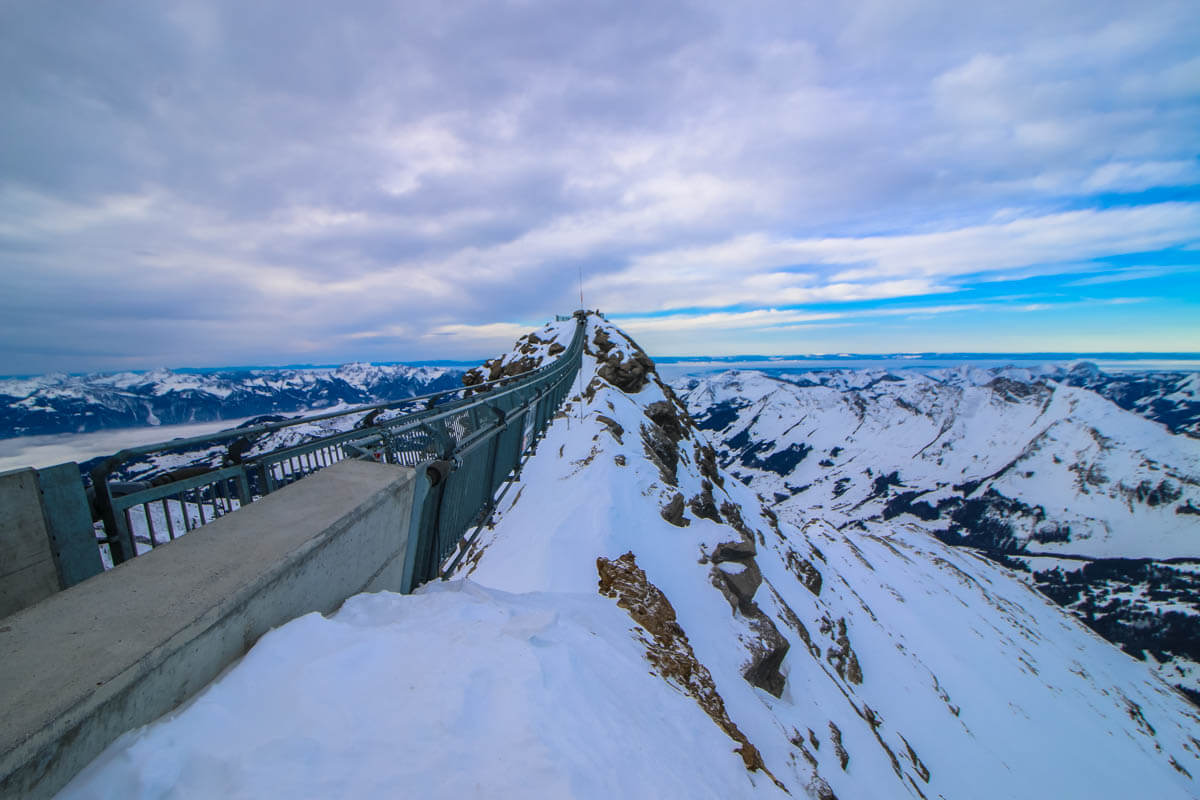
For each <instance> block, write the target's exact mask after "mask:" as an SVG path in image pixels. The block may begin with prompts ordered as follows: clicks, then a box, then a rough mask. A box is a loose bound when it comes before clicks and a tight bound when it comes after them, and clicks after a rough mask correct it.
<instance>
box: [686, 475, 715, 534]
mask: <svg viewBox="0 0 1200 800" xmlns="http://www.w3.org/2000/svg"><path fill="white" fill-rule="evenodd" d="M712 490H713V485H712V483H711V482H710V481H708V480H707V479H706V480H704V482H703V483H701V491H700V494H698V495H696V496H695V497H693V498H692V499H691V500H689V501H688V508H690V509H691V510H692V513H693V514H695V515H696V516H697V517H699V518H701V519H711V520H712V521H713V522H718V523H719V522H720V521H721V514H720V512H719V511H717V503H716V501H715V500H714V499H713V493H712Z"/></svg>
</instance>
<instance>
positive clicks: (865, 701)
mask: <svg viewBox="0 0 1200 800" xmlns="http://www.w3.org/2000/svg"><path fill="white" fill-rule="evenodd" d="M588 326H589V327H588V332H587V335H588V352H587V354H586V355H585V357H584V367H583V370H582V372H581V379H580V381H579V382H578V384H577V385H576V387H575V390H574V396H573V398H572V399H571V400H570V401H569V402H568V403H567V404H566V405H565V406H564V408H563V409H562V411H561V413H560V414H559V416H558V418H557V419H556V420H555V423H554V424H553V425H552V426H551V428H550V429H549V431H548V432H547V435H546V436H545V438H544V439H543V440H542V441H541V442H540V443H539V444H538V446H537V452H536V454H535V455H533V456H532V457H531V458H530V459H529V461H528V462H527V463H526V465H525V466H524V468H523V470H522V472H521V475H520V478H519V481H518V482H517V484H516V485H515V486H514V487H512V489H511V490H510V491H509V493H508V494H507V495H506V497H505V501H504V503H503V505H502V507H501V508H500V509H499V510H498V512H497V515H496V517H495V520H494V524H493V525H492V526H491V527H490V528H487V529H485V531H484V532H483V534H482V535H481V536H480V538H479V539H478V540H477V541H476V542H475V543H474V544H473V545H471V546H470V548H469V549H468V550H467V552H466V553H465V556H464V559H463V562H462V565H461V567H460V571H459V574H458V575H457V576H455V578H456V580H452V581H450V582H447V583H439V584H435V585H430V586H427V587H425V588H423V589H422V590H420V591H419V592H418V593H417V594H416V595H415V596H412V597H399V596H395V595H387V594H383V595H376V596H360V597H357V598H352V599H351V600H350V601H348V602H347V604H346V605H345V606H344V607H343V609H342V610H341V611H340V612H338V613H337V614H336V615H334V616H333V617H332V618H330V619H323V618H321V617H319V616H316V615H310V616H307V617H304V618H301V619H300V620H297V621H294V622H293V623H290V624H289V625H286V626H284V627H282V628H281V629H279V630H277V631H275V632H273V633H271V634H269V635H268V636H267V637H264V638H263V640H262V641H260V643H259V644H258V645H256V646H255V648H253V650H252V651H251V652H250V653H249V655H248V656H247V657H246V658H245V659H244V660H243V662H242V663H241V664H239V665H238V666H236V667H234V668H233V669H231V670H230V671H229V672H228V673H227V674H226V676H225V677H224V678H222V679H221V680H219V681H218V682H216V683H215V684H214V685H213V686H212V687H210V689H208V690H207V691H206V692H205V693H204V694H202V695H201V696H200V697H198V698H196V699H195V700H194V701H193V702H192V703H191V704H190V705H189V706H188V707H187V708H185V709H183V710H182V711H180V712H178V713H177V714H176V715H174V716H173V718H170V719H168V720H165V721H163V722H161V723H158V724H156V725H155V726H151V727H149V728H147V729H145V730H143V731H142V732H138V733H134V734H130V735H127V736H126V737H124V738H123V739H122V740H121V741H119V742H118V743H117V744H115V745H114V747H113V748H110V750H109V751H107V752H106V754H105V755H104V756H102V758H101V759H100V761H98V762H97V764H95V765H94V766H93V767H92V768H91V769H90V770H89V772H88V774H86V775H84V776H80V779H79V780H78V781H77V782H76V783H75V784H73V785H72V787H70V789H69V792H68V796H72V795H71V793H74V796H90V795H92V794H95V793H99V794H101V795H103V793H104V792H106V791H107V792H108V793H109V795H110V796H135V795H137V794H138V793H139V790H141V794H143V795H146V794H154V790H156V789H165V790H167V791H174V792H177V793H182V794H186V793H187V791H188V790H189V789H191V790H192V791H193V793H195V792H196V791H198V789H197V787H219V788H220V790H221V791H222V792H223V793H227V794H239V793H240V794H254V793H255V789H256V788H260V787H264V786H267V787H273V786H275V785H281V786H284V787H286V788H287V790H288V791H289V792H290V793H295V794H299V795H308V796H318V795H322V794H327V793H329V792H330V791H333V792H335V793H345V792H343V791H342V790H343V789H344V788H345V787H349V789H350V793H354V794H358V793H363V792H373V793H380V794H392V793H395V791H397V787H398V786H402V787H403V790H404V791H412V792H414V793H416V794H420V795H422V796H435V797H461V796H463V795H464V794H467V795H470V794H484V795H488V796H501V797H503V796H530V795H532V796H557V797H589V798H590V797H596V798H600V797H604V798H611V797H613V796H631V797H661V796H675V797H749V796H760V795H762V796H776V797H778V796H783V795H784V792H785V791H786V792H787V793H788V794H790V795H791V796H794V797H799V796H811V797H819V798H829V797H842V798H851V797H916V798H922V797H923V798H933V797H939V796H940V797H948V798H953V797H986V798H1001V797H1014V798H1016V797H1021V798H1026V797H1031V796H1054V795H1066V796H1105V797H1128V796H1153V797H1163V798H1175V797H1179V798H1182V797H1190V796H1194V795H1195V790H1196V783H1195V781H1194V780H1193V778H1192V776H1193V775H1196V776H1200V741H1197V740H1196V739H1194V738H1192V737H1193V736H1195V735H1196V731H1197V723H1200V717H1197V715H1196V713H1195V711H1194V709H1192V708H1191V707H1190V706H1189V705H1188V704H1187V703H1186V701H1184V700H1183V699H1182V698H1181V697H1180V696H1179V695H1178V694H1177V693H1175V692H1174V691H1173V690H1171V689H1170V688H1168V687H1167V686H1166V685H1164V684H1163V683H1162V682H1161V681H1160V680H1158V679H1157V678H1156V677H1155V676H1153V675H1152V674H1151V673H1150V672H1149V671H1148V670H1147V669H1146V668H1145V666H1144V665H1143V664H1140V663H1138V662H1136V661H1134V660H1133V659H1131V658H1129V657H1128V656H1126V655H1125V654H1123V653H1121V652H1120V651H1118V650H1117V649H1115V648H1113V647H1112V646H1111V645H1109V644H1108V643H1107V642H1105V641H1103V640H1102V639H1100V638H1099V637H1097V636H1095V635H1094V634H1092V633H1091V632H1090V631H1088V630H1087V629H1086V628H1084V627H1083V626H1082V625H1080V624H1079V623H1077V622H1076V621H1075V620H1073V619H1072V618H1071V617H1070V616H1068V615H1067V614H1065V613H1063V612H1062V611H1061V610H1060V609H1059V608H1058V607H1056V606H1055V605H1054V604H1052V603H1051V602H1050V601H1048V600H1047V599H1046V598H1044V597H1042V596H1041V595H1040V594H1038V593H1036V592H1035V591H1033V590H1032V589H1030V588H1029V587H1028V586H1027V585H1026V584H1024V583H1023V582H1022V581H1020V580H1019V579H1017V578H1016V577H1014V575H1013V574H1012V573H1011V572H1010V571H1009V570H1007V569H1005V568H1003V567H1001V566H998V565H996V564H994V563H991V562H989V561H987V560H985V559H982V558H980V557H978V556H976V555H973V554H971V553H969V552H967V551H963V550H958V549H955V548H953V547H950V546H947V545H945V544H943V543H941V542H939V541H937V540H935V539H931V538H930V537H928V536H927V535H925V534H924V532H923V531H920V530H917V529H914V527H913V526H912V525H910V524H906V523H902V522H898V523H896V524H887V525H884V524H880V525H878V526H877V527H876V528H874V529H872V530H869V531H839V530H838V529H837V528H836V527H835V526H834V525H832V524H830V523H829V522H828V521H825V520H823V519H820V518H819V517H814V518H812V519H809V520H807V521H806V523H805V524H804V525H803V526H797V525H793V524H790V523H789V522H787V521H786V520H777V519H776V518H775V516H774V514H773V513H772V512H771V511H770V510H769V509H767V508H766V507H764V506H763V505H762V503H761V502H760V500H759V498H758V497H757V496H756V495H755V493H754V492H753V491H752V490H751V489H749V488H748V487H746V486H744V485H742V484H741V483H739V482H738V481H736V480H734V479H733V477H732V476H731V475H729V474H728V473H726V472H725V471H724V470H723V469H721V468H720V467H719V466H718V465H717V464H716V462H715V453H714V452H713V450H712V449H711V448H710V447H709V446H708V445H707V443H706V441H705V439H704V436H703V434H702V433H701V432H700V431H699V430H698V429H697V428H696V427H695V425H694V423H693V422H692V421H691V419H690V418H689V417H688V415H687V414H686V413H685V412H684V410H683V408H682V405H681V403H679V401H678V400H677V399H676V398H675V397H674V396H673V393H672V392H671V390H670V388H669V387H667V386H666V385H665V384H663V383H662V382H661V381H659V380H658V378H657V375H656V374H655V371H654V365H653V362H652V361H651V360H650V359H649V358H648V357H647V356H646V355H645V354H644V353H643V352H642V351H641V350H640V349H639V348H637V346H636V345H635V344H633V343H632V342H631V341H630V340H628V339H627V338H626V337H625V336H624V334H622V333H621V332H620V331H619V330H617V329H616V328H614V327H612V326H611V325H609V324H608V323H606V322H604V321H603V320H600V319H597V318H596V317H594V316H591V317H589V318H588ZM276 681H277V682H279V683H280V686H279V687H276V686H273V685H271V684H272V683H273V682H276ZM246 719H250V720H253V721H254V722H253V723H246V722H245V720H246ZM273 779H276V780H278V781H279V783H278V784H273V783H271V781H272V780H273ZM147 787H149V789H147Z"/></svg>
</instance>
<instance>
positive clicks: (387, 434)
mask: <svg viewBox="0 0 1200 800" xmlns="http://www.w3.org/2000/svg"><path fill="white" fill-rule="evenodd" d="M575 318H576V319H577V328H576V331H575V335H574V338H573V339H572V341H571V345H570V347H568V348H567V349H566V351H564V352H563V353H562V355H561V356H559V357H558V358H557V359H556V360H555V361H553V362H552V363H550V364H547V365H544V366H542V367H539V368H538V369H536V370H533V371H532V372H528V373H525V374H524V375H518V376H514V377H509V378H501V379H498V380H494V381H487V382H484V383H480V384H475V385H473V386H468V387H462V388H458V389H453V390H449V391H444V392H437V393H434V394H431V395H423V396H420V397H414V398H408V399H405V400H402V401H395V402H390V403H380V404H376V405H373V406H365V407H360V408H356V409H352V410H349V411H340V412H331V413H328V414H321V415H317V416H313V417H308V418H305V419H300V420H288V421H285V422H273V423H267V424H264V425H256V426H252V427H248V428H243V429H234V430H232V431H224V432H222V433H219V434H215V435H211V436H199V437H194V438H191V439H176V440H173V441H170V442H164V443H161V444H156V445H147V446H145V447H138V448H131V449H128V450H122V451H121V452H119V453H117V454H115V455H114V456H112V457H110V458H108V459H106V460H105V461H103V462H102V463H101V464H99V465H98V466H97V467H96V468H95V469H94V470H92V473H91V477H92V487H93V491H94V495H95V500H94V504H95V507H96V511H97V513H98V516H99V517H100V519H101V520H102V522H103V526H104V532H103V536H102V537H101V538H99V539H98V540H97V541H98V542H99V543H100V544H101V545H102V546H104V545H106V546H107V547H108V549H109V553H110V555H111V560H112V563H113V564H119V563H121V562H122V561H125V560H128V559H129V558H132V557H134V556H136V555H137V554H138V552H139V551H140V552H146V551H148V550H150V549H153V548H154V547H156V546H158V545H159V544H163V543H165V542H168V541H170V540H172V539H174V538H176V537H177V536H179V535H181V534H183V533H186V532H188V531H191V530H193V529H195V528H197V527H201V526H203V525H205V524H207V523H209V522H211V521H213V520H214V519H217V518H219V517H221V516H224V515H225V514H228V513H230V512H232V511H235V510H237V509H238V508H240V507H241V506H242V505H245V504H247V503H251V502H253V501H254V500H255V499H257V498H259V497H263V496H265V495H267V494H270V493H271V492H273V491H276V490H277V489H279V488H281V487H283V486H286V485H288V484H290V483H294V482H295V481H297V480H299V479H300V478H303V477H304V476H306V475H309V474H312V473H313V472H315V471H317V470H319V469H321V468H323V467H326V466H329V465H331V464H335V463H337V462H338V461H342V460H344V459H346V458H368V459H372V460H376V461H380V462H384V463H389V464H401V465H406V466H412V467H416V468H418V469H420V470H423V471H424V472H425V474H426V475H428V477H429V480H428V481H427V482H425V481H421V482H419V483H420V485H421V488H420V490H419V491H418V494H419V495H420V497H418V498H415V499H414V503H416V502H418V501H419V503H420V504H421V505H420V508H419V509H415V510H414V521H415V523H416V530H415V531H413V533H414V534H415V537H416V538H415V539H410V546H412V545H411V543H412V542H415V543H416V545H415V546H416V547H418V558H417V562H416V563H417V575H416V581H415V582H417V583H419V582H423V581H425V580H429V579H430V578H432V577H436V576H437V574H438V573H439V567H440V565H441V563H442V562H443V561H444V560H445V559H446V558H447V557H448V556H449V555H450V554H451V553H452V552H453V551H454V549H455V547H456V545H457V544H458V542H459V540H460V539H461V538H462V536H463V534H464V533H465V532H466V531H467V530H469V529H470V527H471V526H472V525H481V524H483V523H484V522H486V520H487V519H488V517H489V516H490V514H491V512H492V509H493V503H494V500H493V498H494V497H495V494H496V491H497V489H499V488H500V486H501V485H502V484H503V483H504V482H505V479H506V478H507V477H508V476H509V475H510V473H513V472H514V471H515V470H517V469H518V468H519V466H520V463H521V458H522V456H523V454H525V453H526V451H527V450H528V449H529V448H530V445H531V444H532V443H533V442H534V440H535V439H536V437H538V436H539V435H540V434H541V433H542V432H543V431H544V430H545V428H546V426H547V425H548V424H549V422H550V420H551V419H552V417H553V415H554V413H555V412H556V410H557V409H558V407H559V406H560V405H561V403H562V401H563V399H564V398H565V397H566V395H567V393H568V391H569V389H570V387H571V384H572V382H573V381H574V379H575V376H576V375H577V374H578V371H579V365H580V359H581V357H582V354H583V340H584V328H585V325H584V320H585V316H584V315H583V314H582V313H580V314H577V315H575ZM456 395H457V396H458V397H457V399H455V396H456ZM414 409H416V410H414ZM406 411H407V413H405V412H406ZM389 412H390V413H392V414H398V416H392V417H391V418H384V417H385V415H386V414H387V413H389ZM350 415H362V417H361V418H359V419H356V420H354V424H356V425H357V427H354V428H353V429H350V430H345V431H341V432H338V433H334V434H330V435H324V436H319V437H317V438H314V439H311V440H308V441H304V442H302V443H300V444H296V445H292V446H288V447H282V448H279V449H274V450H270V451H269V452H260V453H259V454H257V455H251V456H246V455H244V453H246V452H251V451H252V448H253V447H254V445H253V443H254V441H255V439H258V438H261V437H263V436H265V435H268V434H274V433H276V432H279V431H282V430H284V429H287V428H295V427H296V426H299V425H306V424H311V423H314V422H318V421H324V420H338V419H339V418H341V419H340V420H339V421H342V422H347V421H349V419H348V418H349V416H350ZM364 422H365V423H366V424H364ZM224 443H232V446H229V447H228V453H227V455H226V456H225V459H226V461H229V460H230V456H233V457H235V458H236V460H237V463H226V464H225V465H224V466H220V467H217V466H210V467H200V468H189V469H185V470H177V471H175V472H173V473H167V474H165V475H159V476H158V477H157V478H155V479H153V480H151V481H144V480H143V481H133V482H129V481H122V480H117V479H116V478H117V477H119V476H120V475H121V472H122V467H123V466H127V465H129V464H131V463H136V462H137V461H138V460H139V459H145V458H147V457H150V456H156V455H157V456H163V455H164V454H170V453H172V452H183V451H188V450H189V449H195V448H208V449H209V450H210V451H211V454H210V457H211V458H216V457H217V455H216V454H217V453H219V450H220V446H222V445H224ZM214 448H216V449H214ZM426 484H428V485H427V486H426Z"/></svg>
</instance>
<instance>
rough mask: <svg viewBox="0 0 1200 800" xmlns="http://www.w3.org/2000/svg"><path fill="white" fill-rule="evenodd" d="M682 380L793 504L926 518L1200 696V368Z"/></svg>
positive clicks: (725, 455) (724, 441) (878, 520)
mask: <svg viewBox="0 0 1200 800" xmlns="http://www.w3.org/2000/svg"><path fill="white" fill-rule="evenodd" d="M675 386H676V389H677V390H678V391H679V392H680V394H681V396H682V397H683V398H684V399H685V401H686V403H687V406H688V409H689V411H690V412H691V413H692V415H693V416H694V418H695V419H696V421H697V424H698V425H699V426H700V427H701V428H702V429H706V430H708V431H709V432H710V435H711V436H712V437H713V442H714V445H716V446H717V451H718V452H717V460H718V462H719V463H720V464H721V465H723V466H725V467H726V468H728V469H729V470H731V471H732V473H733V474H734V475H735V476H737V477H738V478H739V479H740V480H742V481H743V482H745V483H747V484H748V485H750V486H751V487H752V488H754V489H756V490H757V491H758V492H759V493H760V494H762V495H764V496H765V497H766V498H767V500H768V501H769V502H771V503H772V505H773V507H774V509H775V510H776V511H777V512H778V513H779V515H780V517H781V518H787V519H791V520H792V521H794V522H796V523H799V524H803V522H805V521H806V520H808V519H810V518H813V517H820V518H823V519H825V520H827V521H829V522H830V523H832V524H834V525H836V526H838V527H839V529H842V530H847V531H849V530H859V531H861V532H863V533H864V534H869V533H870V532H872V531H875V530H876V529H880V530H890V529H892V528H893V527H894V526H895V525H897V524H904V525H913V526H918V527H920V528H921V529H923V530H925V531H926V532H928V533H930V534H932V535H934V536H936V537H937V538H939V539H941V540H942V541H944V542H946V543H948V544H953V545H957V546H965V547H970V548H973V549H975V550H976V551H979V552H983V553H985V554H987V555H988V556H990V557H991V558H992V559H993V560H996V561H999V562H1000V563H1003V564H1006V565H1008V566H1010V567H1013V568H1015V569H1017V570H1019V571H1021V572H1022V573H1023V574H1024V575H1025V576H1026V577H1027V579H1028V580H1030V581H1031V582H1032V583H1033V584H1034V585H1036V586H1037V587H1038V588H1039V589H1040V590H1041V591H1042V592H1043V593H1044V594H1046V595H1048V596H1049V597H1051V598H1052V599H1054V600H1055V601H1057V602H1059V603H1060V604H1062V605H1063V606H1065V607H1066V608H1068V609H1069V610H1071V611H1072V612H1074V613H1075V614H1076V615H1077V616H1078V617H1080V618H1081V619H1082V620H1083V621H1084V622H1086V623H1087V624H1088V625H1089V626H1090V627H1091V628H1093V630H1095V631H1097V632H1098V633H1100V634H1101V635H1103V636H1105V637H1106V638H1108V639H1109V640H1111V641H1113V642H1115V643H1117V644H1119V645H1121V646H1122V647H1123V648H1124V649H1125V650H1126V651H1127V652H1129V653H1130V654H1132V655H1134V656H1137V657H1138V658H1149V659H1150V660H1151V663H1154V664H1156V665H1157V667H1158V670H1159V672H1160V674H1161V675H1162V676H1163V677H1164V678H1165V679H1166V680H1168V681H1169V682H1171V683H1173V684H1175V685H1177V686H1179V687H1181V688H1183V689H1184V690H1185V691H1187V692H1188V693H1189V694H1190V695H1191V696H1192V697H1193V699H1196V700H1200V644H1198V643H1200V374H1197V373H1147V372H1140V373H1120V374H1107V373H1105V372H1103V371H1101V370H1099V369H1097V368H1096V367H1095V366H1094V365H1092V364H1087V363H1081V364H1075V365H1072V366H1071V367H1050V368H1040V369H1036V370H1031V369H1020V368H1011V367H1010V368H1002V369H977V368H972V367H970V366H960V367H958V368H954V369H931V370H911V369H902V370H894V371H889V370H887V369H855V370H814V371H805V372H800V371H790V372H789V371H777V372H773V373H772V374H765V373H763V372H749V371H727V372H722V373H719V374H714V375H708V376H704V377H700V378H690V379H682V380H679V381H677V382H676V384H675Z"/></svg>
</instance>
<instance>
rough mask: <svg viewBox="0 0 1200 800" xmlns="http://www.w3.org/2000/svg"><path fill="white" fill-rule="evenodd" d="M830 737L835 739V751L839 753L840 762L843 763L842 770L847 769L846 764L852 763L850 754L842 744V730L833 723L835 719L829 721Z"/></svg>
mask: <svg viewBox="0 0 1200 800" xmlns="http://www.w3.org/2000/svg"><path fill="white" fill-rule="evenodd" d="M829 738H830V739H831V740H832V741H833V752H834V753H835V754H837V757H838V762H839V763H840V764H841V765H842V771H845V769H846V765H847V764H849V763H850V754H849V753H847V752H846V748H845V747H843V746H842V731H841V729H840V728H838V726H837V725H834V724H833V720H830V721H829Z"/></svg>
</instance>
